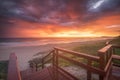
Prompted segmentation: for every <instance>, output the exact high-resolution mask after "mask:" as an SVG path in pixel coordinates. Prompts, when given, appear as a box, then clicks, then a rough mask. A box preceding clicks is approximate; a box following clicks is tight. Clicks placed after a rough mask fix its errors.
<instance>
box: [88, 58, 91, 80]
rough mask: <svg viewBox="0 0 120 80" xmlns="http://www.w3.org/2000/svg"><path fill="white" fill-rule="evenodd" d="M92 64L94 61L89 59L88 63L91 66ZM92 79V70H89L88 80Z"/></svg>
mask: <svg viewBox="0 0 120 80" xmlns="http://www.w3.org/2000/svg"><path fill="white" fill-rule="evenodd" d="M91 64H92V61H91V60H88V62H87V65H88V66H91ZM91 79H92V76H91V71H89V70H87V80H91Z"/></svg>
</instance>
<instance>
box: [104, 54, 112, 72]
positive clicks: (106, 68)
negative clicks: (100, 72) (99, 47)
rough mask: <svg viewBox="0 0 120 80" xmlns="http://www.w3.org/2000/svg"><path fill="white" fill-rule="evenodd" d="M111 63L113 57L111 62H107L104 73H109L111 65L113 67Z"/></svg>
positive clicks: (110, 60)
mask: <svg viewBox="0 0 120 80" xmlns="http://www.w3.org/2000/svg"><path fill="white" fill-rule="evenodd" d="M111 62H112V56H111V58H110V59H109V61H108V62H107V64H106V66H105V68H104V71H105V72H107V71H108V69H109V67H110V65H111Z"/></svg>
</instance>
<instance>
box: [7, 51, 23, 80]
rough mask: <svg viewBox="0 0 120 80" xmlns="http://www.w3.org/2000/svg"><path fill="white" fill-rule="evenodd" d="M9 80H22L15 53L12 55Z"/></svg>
mask: <svg viewBox="0 0 120 80" xmlns="http://www.w3.org/2000/svg"><path fill="white" fill-rule="evenodd" d="M7 80H21V76H20V71H19V69H18V64H17V57H16V55H15V53H12V54H10V58H9V65H8V75H7Z"/></svg>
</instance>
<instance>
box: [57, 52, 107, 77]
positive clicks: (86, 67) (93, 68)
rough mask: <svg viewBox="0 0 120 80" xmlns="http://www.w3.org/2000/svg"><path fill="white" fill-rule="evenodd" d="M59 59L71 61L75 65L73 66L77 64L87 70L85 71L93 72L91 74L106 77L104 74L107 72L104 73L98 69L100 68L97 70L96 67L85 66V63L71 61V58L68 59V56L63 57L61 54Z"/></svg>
mask: <svg viewBox="0 0 120 80" xmlns="http://www.w3.org/2000/svg"><path fill="white" fill-rule="evenodd" d="M59 57H61V58H63V59H65V60H67V61H69V62H71V63H73V64H75V65H78V66H80V67H82V68H85V69H87V70H89V71H91V72H93V73H97V74H100V75H104V74H105V72H104V71H103V70H100V69H98V68H95V67H92V66H89V65H86V64H84V63H82V62H78V61H76V60H74V59H71V58H68V57H66V56H63V55H60V54H59Z"/></svg>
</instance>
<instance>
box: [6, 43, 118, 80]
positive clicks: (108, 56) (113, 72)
mask: <svg viewBox="0 0 120 80" xmlns="http://www.w3.org/2000/svg"><path fill="white" fill-rule="evenodd" d="M116 48H117V49H120V46H113V45H107V46H105V47H104V48H102V49H100V50H98V56H92V55H88V54H85V53H79V52H75V51H71V50H66V49H62V48H54V50H53V51H51V52H50V53H49V54H48V55H46V56H45V57H44V58H42V63H41V64H42V68H43V69H42V70H40V71H37V72H33V73H29V74H27V75H25V74H23V73H21V78H22V79H17V80H79V79H78V78H76V77H75V76H73V75H71V73H69V72H67V71H65V70H64V69H63V68H61V67H60V66H59V63H60V62H59V59H64V60H66V61H68V62H70V63H72V64H74V65H77V66H80V67H82V68H84V69H86V70H87V80H92V74H93V73H95V74H97V75H99V80H120V64H114V62H113V60H119V61H120V56H119V55H115V54H114V53H115V49H116ZM65 54H71V55H73V56H74V58H71V57H69V56H65ZM49 56H51V57H49ZM48 57H49V59H48ZM79 57H81V58H84V59H86V63H85V62H81V61H79V60H77V58H79ZM10 60H11V59H10ZM48 61H52V66H50V67H44V65H45V63H47V62H48ZM94 62H96V63H97V64H98V66H94V65H93V63H94ZM9 65H10V64H9ZM13 73H14V72H13ZM8 75H10V73H8ZM12 77H14V76H12ZM8 80H11V79H9V78H8ZM12 80H15V79H12Z"/></svg>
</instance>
